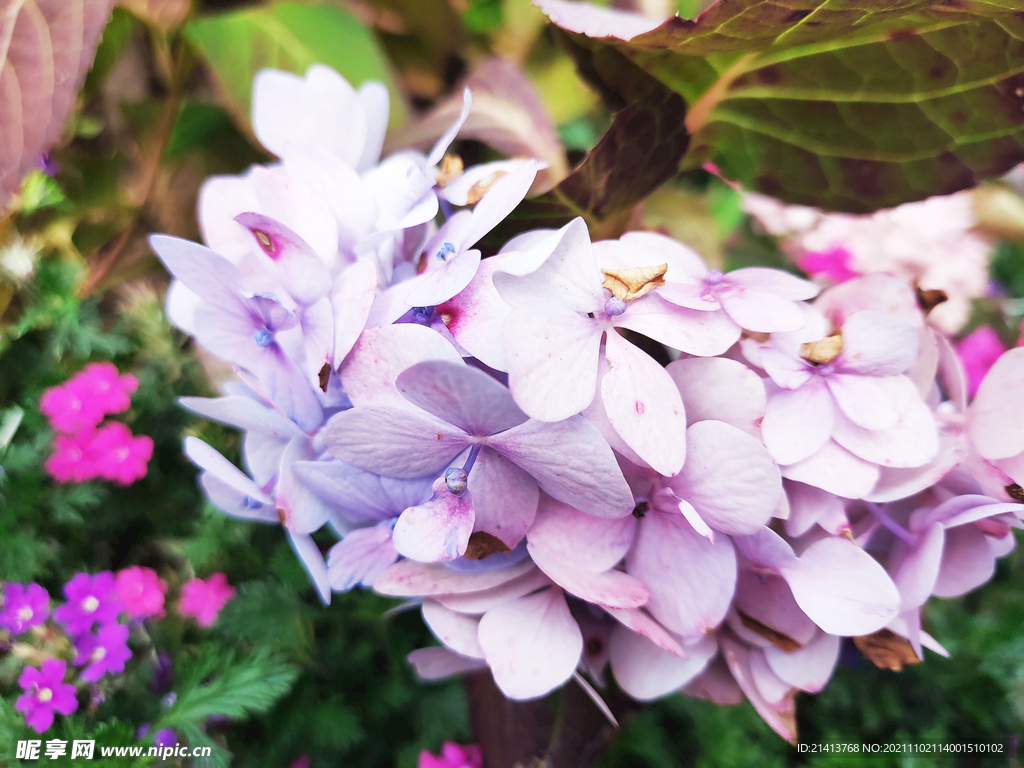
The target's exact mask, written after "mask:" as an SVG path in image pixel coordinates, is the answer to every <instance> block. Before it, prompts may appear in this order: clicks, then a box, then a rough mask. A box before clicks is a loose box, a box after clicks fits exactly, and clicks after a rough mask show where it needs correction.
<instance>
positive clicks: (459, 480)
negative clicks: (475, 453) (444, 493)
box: [444, 467, 469, 496]
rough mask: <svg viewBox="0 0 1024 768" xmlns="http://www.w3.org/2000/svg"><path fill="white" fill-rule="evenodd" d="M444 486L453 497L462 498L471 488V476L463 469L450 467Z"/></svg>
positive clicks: (445, 475) (445, 476) (446, 472)
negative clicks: (467, 489)
mask: <svg viewBox="0 0 1024 768" xmlns="http://www.w3.org/2000/svg"><path fill="white" fill-rule="evenodd" d="M444 484H445V485H446V486H448V492H449V493H451V494H452V496H461V495H462V494H464V493H465V492H466V488H468V487H469V476H468V475H467V474H466V470H464V469H463V468H462V467H450V468H449V469H447V470H446V471H445V473H444Z"/></svg>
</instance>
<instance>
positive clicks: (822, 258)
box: [794, 245, 858, 283]
mask: <svg viewBox="0 0 1024 768" xmlns="http://www.w3.org/2000/svg"><path fill="white" fill-rule="evenodd" d="M852 260H853V254H852V253H850V252H849V251H848V250H846V249H845V248H843V247H842V246H841V245H837V246H835V247H833V248H828V249H826V250H823V251H807V252H806V253H802V254H800V255H799V256H797V257H796V258H795V259H794V261H795V262H796V265H797V266H798V267H800V269H802V270H803V271H804V272H806V273H807V274H808V275H810V276H811V277H824V278H825V279H827V280H828V281H829V282H832V283H845V282H846V281H847V280H851V279H853V278H855V277H857V275H858V273H857V272H855V271H853V270H852V269H850V262H851V261H852Z"/></svg>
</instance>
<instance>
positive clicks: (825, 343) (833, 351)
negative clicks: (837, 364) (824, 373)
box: [800, 328, 843, 365]
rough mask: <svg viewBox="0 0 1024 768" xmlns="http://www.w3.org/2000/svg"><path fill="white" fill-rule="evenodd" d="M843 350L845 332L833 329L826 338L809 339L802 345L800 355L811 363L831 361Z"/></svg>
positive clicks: (822, 363)
mask: <svg viewBox="0 0 1024 768" xmlns="http://www.w3.org/2000/svg"><path fill="white" fill-rule="evenodd" d="M842 351H843V332H842V331H841V330H840V329H838V328H837V329H836V330H834V331H832V333H830V334H829V335H828V336H826V337H825V338H824V339H819V340H818V341H808V342H805V343H803V344H801V345H800V357H802V358H803V359H804V360H807V361H808V362H811V363H819V364H821V365H824V364H825V363H831V362H832V361H833V360H835V359H836V357H837V356H838V355H839V353H840V352H842Z"/></svg>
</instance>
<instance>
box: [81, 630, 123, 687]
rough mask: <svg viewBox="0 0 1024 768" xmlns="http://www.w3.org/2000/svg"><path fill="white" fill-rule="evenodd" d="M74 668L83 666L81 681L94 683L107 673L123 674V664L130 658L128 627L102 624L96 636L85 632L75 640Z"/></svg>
mask: <svg viewBox="0 0 1024 768" xmlns="http://www.w3.org/2000/svg"><path fill="white" fill-rule="evenodd" d="M75 650H76V651H78V653H77V654H76V655H75V660H74V663H75V666H79V667H81V666H85V669H83V670H82V675H81V677H82V679H83V680H88V681H89V682H93V683H94V682H96V681H97V680H99V679H100V678H101V677H103V676H104V675H105V674H107V673H108V672H110V673H115V672H123V671H124V663H125V662H126V661H128V659H130V658H131V657H132V652H131V651H130V650H128V627H126V626H125V625H124V624H113V623H111V624H104V625H103V626H101V627H100V628H99V630H98V631H97V632H96V634H92V633H91V632H86V633H84V634H81V635H79V636H78V637H76V638H75Z"/></svg>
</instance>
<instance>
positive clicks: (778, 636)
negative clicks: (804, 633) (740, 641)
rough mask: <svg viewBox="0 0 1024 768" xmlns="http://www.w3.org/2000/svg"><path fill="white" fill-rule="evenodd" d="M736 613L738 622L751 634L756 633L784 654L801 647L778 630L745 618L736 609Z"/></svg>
mask: <svg viewBox="0 0 1024 768" xmlns="http://www.w3.org/2000/svg"><path fill="white" fill-rule="evenodd" d="M736 613H738V614H739V615H740V621H742V622H743V626H744V627H746V628H747V629H749V630H750V631H751V632H756V633H757V634H759V635H760V636H761V637H763V638H764V639H765V640H767V641H768V642H769V643H771V644H772V645H774V646H776V647H778V648H781V649H782V650H784V651H785V652H786V653H792V652H793V651H795V650H797V649H799V648H802V647H803V645H802V644H801V643H798V642H797V641H796V640H794V639H793V638H792V637H790V636H789V635H785V634H783V633H782V632H779V631H778V630H775V629H772V628H771V627H769V626H768V625H767V624H762V623H761V622H760V621H758V620H757V619H755V618H753V617H752V616H747V614H745V613H744V612H743V611H741V610H739V609H737V610H736Z"/></svg>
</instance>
